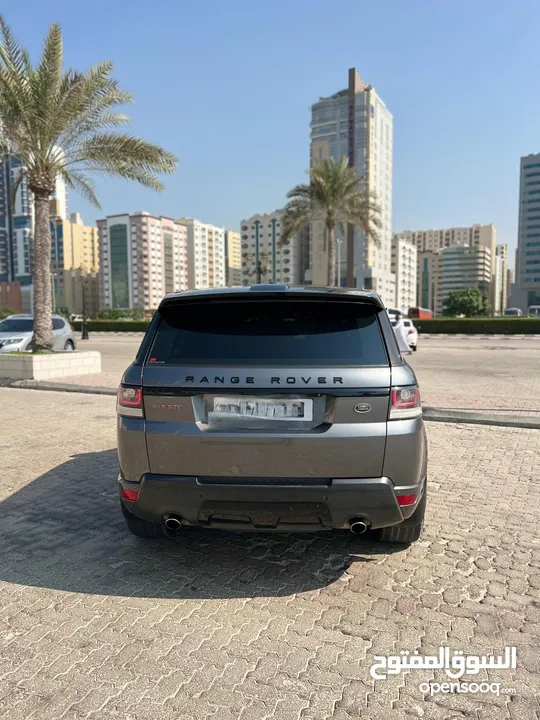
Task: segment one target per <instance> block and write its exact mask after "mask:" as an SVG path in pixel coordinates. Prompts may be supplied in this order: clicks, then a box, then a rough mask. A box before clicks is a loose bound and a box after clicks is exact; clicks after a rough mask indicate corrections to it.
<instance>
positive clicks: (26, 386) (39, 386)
mask: <svg viewBox="0 0 540 720" xmlns="http://www.w3.org/2000/svg"><path fill="white" fill-rule="evenodd" d="M0 387H7V388H19V389H20V390H53V391H54V392H68V393H83V394H84V395H112V396H116V394H117V392H118V390H117V389H116V388H110V387H98V386H95V387H93V386H91V385H70V384H69V383H53V382H47V381H46V380H11V381H10V380H6V379H5V378H2V380H0Z"/></svg>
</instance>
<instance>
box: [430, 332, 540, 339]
mask: <svg viewBox="0 0 540 720" xmlns="http://www.w3.org/2000/svg"><path fill="white" fill-rule="evenodd" d="M418 336H419V337H421V338H422V340H437V339H438V338H441V339H442V340H448V339H449V338H453V339H455V340H540V335H512V334H508V335H480V334H477V335H473V334H470V335H459V334H457V333H456V334H455V335H454V334H451V333H421V332H419V333H418Z"/></svg>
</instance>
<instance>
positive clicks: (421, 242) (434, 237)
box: [398, 223, 497, 307]
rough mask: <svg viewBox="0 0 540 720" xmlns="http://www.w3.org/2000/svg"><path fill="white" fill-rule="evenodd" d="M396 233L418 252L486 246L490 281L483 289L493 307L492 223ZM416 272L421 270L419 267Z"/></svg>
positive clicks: (495, 234) (493, 228)
mask: <svg viewBox="0 0 540 720" xmlns="http://www.w3.org/2000/svg"><path fill="white" fill-rule="evenodd" d="M398 235H399V236H400V237H402V238H405V239H406V240H408V241H409V242H411V243H413V244H414V245H416V249H417V250H418V253H426V252H437V251H439V250H444V249H446V248H457V247H471V248H477V249H479V248H487V249H488V250H489V265H490V268H491V270H490V272H491V281H490V283H489V286H488V288H487V289H486V290H485V291H486V292H487V293H488V295H489V298H490V302H491V305H492V307H495V305H496V299H495V285H496V281H495V255H496V248H497V230H496V229H495V226H494V225H492V224H491V223H490V224H488V225H470V226H468V227H452V228H445V229H442V230H433V229H430V230H402V231H400V232H399V233H398ZM467 257H469V256H467ZM479 257H480V256H479ZM482 257H483V256H482ZM418 272H419V273H420V272H421V270H420V268H419V269H418Z"/></svg>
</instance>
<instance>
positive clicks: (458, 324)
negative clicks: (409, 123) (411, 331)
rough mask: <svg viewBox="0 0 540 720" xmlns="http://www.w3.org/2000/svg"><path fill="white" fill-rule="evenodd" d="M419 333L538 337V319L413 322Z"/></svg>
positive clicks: (539, 322) (539, 324)
mask: <svg viewBox="0 0 540 720" xmlns="http://www.w3.org/2000/svg"><path fill="white" fill-rule="evenodd" d="M413 322H414V325H415V327H416V328H417V329H418V332H419V333H426V334H427V333H433V334H448V335H540V318H524V317H521V318H520V317H516V318H508V317H506V318H505V317H501V318H433V319H432V320H413Z"/></svg>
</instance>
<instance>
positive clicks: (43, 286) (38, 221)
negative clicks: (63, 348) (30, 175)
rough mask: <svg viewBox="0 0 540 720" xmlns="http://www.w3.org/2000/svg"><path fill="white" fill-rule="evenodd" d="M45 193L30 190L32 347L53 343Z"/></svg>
mask: <svg viewBox="0 0 540 720" xmlns="http://www.w3.org/2000/svg"><path fill="white" fill-rule="evenodd" d="M49 197H50V196H49V193H48V192H44V191H36V190H34V215H35V223H34V241H33V270H32V279H33V283H34V336H33V338H32V350H33V351H34V352H36V350H50V349H52V347H53V334H52V309H51V303H52V297H51V228H50V225H49Z"/></svg>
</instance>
